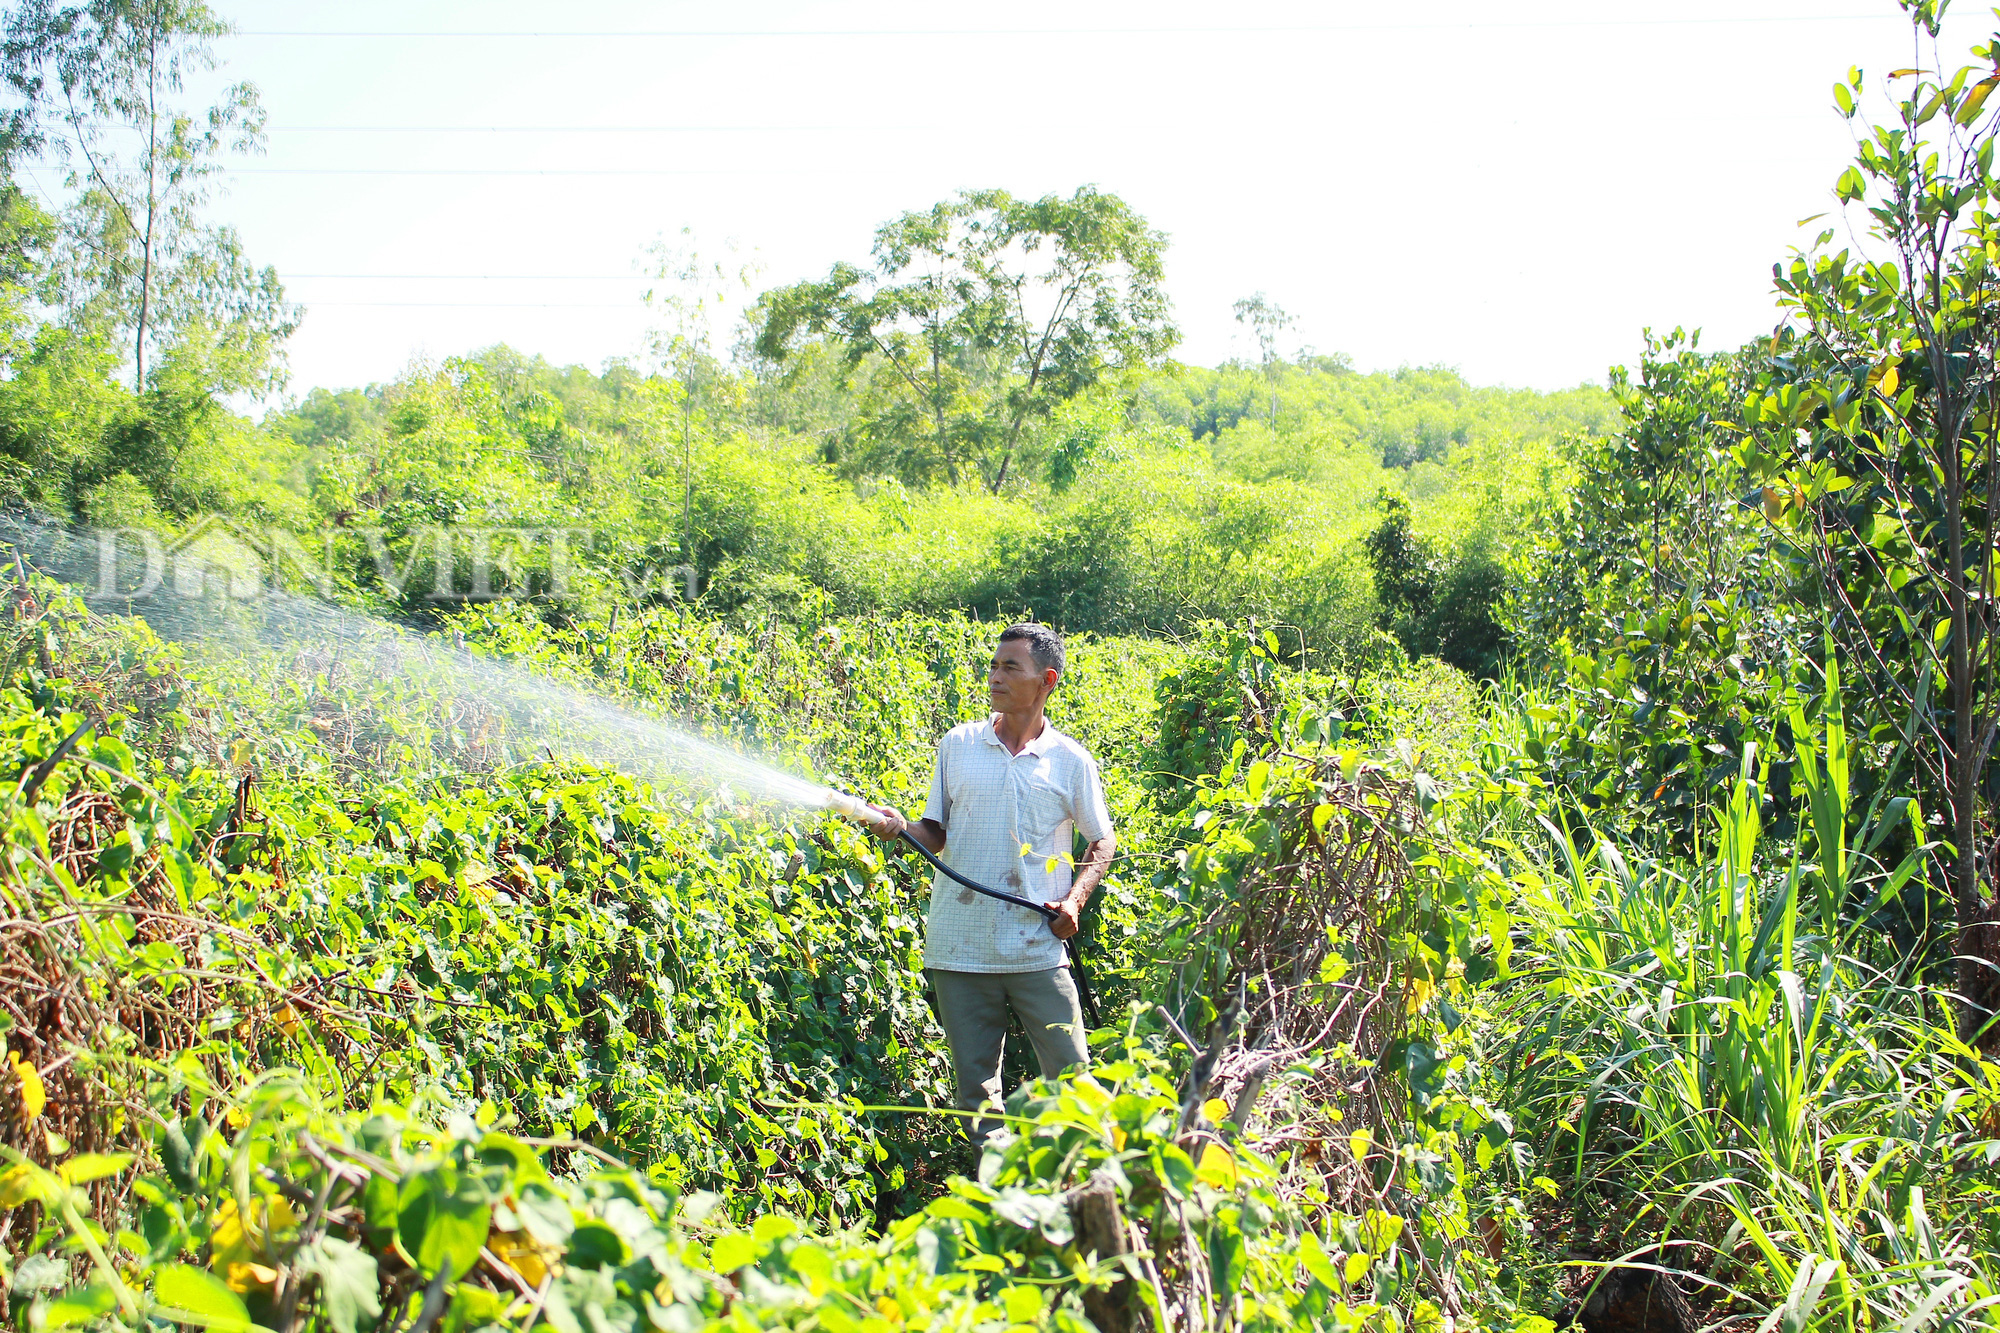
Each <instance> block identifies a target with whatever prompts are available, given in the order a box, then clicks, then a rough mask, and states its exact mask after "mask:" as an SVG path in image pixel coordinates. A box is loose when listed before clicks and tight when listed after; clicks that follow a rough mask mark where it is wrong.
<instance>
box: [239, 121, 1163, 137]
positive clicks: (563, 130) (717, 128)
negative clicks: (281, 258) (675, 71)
mask: <svg viewBox="0 0 2000 1333" xmlns="http://www.w3.org/2000/svg"><path fill="white" fill-rule="evenodd" d="M1157 125H1158V122H1149V123H1142V122H1138V121H1132V122H1129V123H1121V124H1118V125H1113V126H1106V127H1105V128H1110V129H1154V128H1157ZM264 128H265V130H266V132H268V133H271V134H798V133H801V132H804V131H808V130H826V131H839V132H842V133H847V132H858V131H887V130H898V131H900V130H904V129H907V128H908V127H907V126H904V125H834V124H820V125H266V126H265V127H264Z"/></svg>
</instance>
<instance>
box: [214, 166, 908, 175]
mask: <svg viewBox="0 0 2000 1333" xmlns="http://www.w3.org/2000/svg"><path fill="white" fill-rule="evenodd" d="M221 170H222V172H223V173H225V174H227V175H231V176H894V175H896V174H898V173H897V172H896V171H894V170H885V169H876V170H863V171H857V170H855V169H853V168H851V167H788V168H783V169H776V170H774V169H771V168H766V167H717V168H714V169H707V168H681V167H662V168H659V169H657V170H653V169H648V168H634V167H605V168H601V169H595V168H569V167H558V168H554V169H550V170H541V169H537V168H534V167H223V168H221Z"/></svg>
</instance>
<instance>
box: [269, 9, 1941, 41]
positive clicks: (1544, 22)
mask: <svg viewBox="0 0 2000 1333" xmlns="http://www.w3.org/2000/svg"><path fill="white" fill-rule="evenodd" d="M1890 19H1895V20H1896V21H1898V22H1902V21H1903V20H1902V18H1901V16H1900V15H1897V14H1894V13H1889V12H1886V11H1885V12H1880V13H1870V14H1774V15H1724V16H1717V17H1713V18H1655V19H1519V20H1514V21H1511V22H1490V21H1488V22H1465V23H1450V22H1446V23H1283V24H1269V25H1249V24H1245V25H1233V24H1231V25H1220V24H1216V25H1200V26H1185V27H1158V28H1133V27H1105V28H623V29H603V30H583V31H572V32H551V31H547V30H537V31H504V30H503V31H494V30H491V29H488V30H484V31H481V30H477V29H470V28H461V29H429V30H407V29H406V30H402V31H395V30H389V29H359V30H351V31H344V30H337V29H324V28H311V29H307V28H251V29H243V30H240V31H238V32H236V33H235V34H233V35H234V36H238V37H355V38H384V37H386V38H448V39H467V38H476V39H482V40H485V39H512V38H529V39H533V40H538V41H545V40H549V39H555V38H571V39H579V40H601V39H606V38H631V37H665V38H683V39H700V38H711V39H730V40H734V39H739V38H745V37H794V38H798V37H806V38H821V37H1183V36H1199V37H1216V36H1230V35H1235V34H1242V35H1245V36H1263V35H1277V34H1290V33H1321V32H1448V31H1458V30H1464V29H1505V28H1659V27H1702V26H1712V25H1732V26H1736V25H1743V24H1753V23H1860V22H1886V21H1888V20H1890Z"/></svg>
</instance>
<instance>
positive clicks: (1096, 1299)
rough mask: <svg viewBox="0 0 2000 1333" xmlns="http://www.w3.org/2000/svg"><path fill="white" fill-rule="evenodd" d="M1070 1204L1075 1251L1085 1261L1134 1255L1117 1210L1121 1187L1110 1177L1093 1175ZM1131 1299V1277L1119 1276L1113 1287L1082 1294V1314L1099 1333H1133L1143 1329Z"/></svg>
mask: <svg viewBox="0 0 2000 1333" xmlns="http://www.w3.org/2000/svg"><path fill="white" fill-rule="evenodd" d="M1068 1203H1069V1215H1070V1220H1071V1222H1072V1223H1074V1224H1075V1226H1076V1248H1077V1250H1078V1252H1080V1253H1081V1254H1082V1255H1083V1256H1084V1257H1085V1258H1086V1259H1088V1258H1089V1257H1090V1256H1092V1255H1095V1256H1096V1257H1097V1258H1098V1259H1099V1260H1100V1261H1101V1260H1105V1259H1110V1258H1114V1257H1116V1256H1118V1255H1122V1254H1130V1253H1131V1252H1132V1245H1131V1242H1130V1239H1129V1238H1128V1236H1127V1234H1126V1231H1125V1218H1124V1216H1123V1214H1121V1213H1120V1212H1119V1210H1118V1187H1117V1185H1115V1184H1113V1183H1112V1180H1111V1177H1110V1175H1109V1174H1108V1173H1106V1172H1103V1171H1097V1172H1094V1173H1092V1175H1091V1177H1090V1181H1089V1183H1088V1184H1085V1185H1083V1186H1082V1187H1081V1188H1078V1189H1073V1190H1071V1191H1070V1192H1069V1195H1068ZM1132 1296H1133V1288H1132V1278H1131V1276H1130V1275H1129V1274H1125V1273H1120V1274H1119V1275H1118V1277H1117V1278H1116V1279H1115V1280H1113V1282H1112V1283H1111V1285H1110V1287H1108V1288H1106V1289H1104V1290H1101V1291H1100V1290H1096V1289H1092V1290H1089V1291H1086V1292H1084V1293H1083V1312H1084V1313H1085V1314H1086V1315H1089V1316H1090V1322H1091V1323H1093V1324H1095V1325H1097V1329H1098V1333H1132V1330H1135V1329H1137V1328H1138V1327H1139V1326H1140V1319H1139V1317H1138V1313H1137V1311H1136V1310H1135V1309H1134V1306H1135V1305H1136V1304H1137V1302H1135V1301H1134V1300H1133V1299H1132Z"/></svg>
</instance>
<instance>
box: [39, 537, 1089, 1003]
mask: <svg viewBox="0 0 2000 1333" xmlns="http://www.w3.org/2000/svg"><path fill="white" fill-rule="evenodd" d="M127 545H129V543H120V545H119V546H115V547H106V546H105V545H104V544H103V543H101V542H99V541H94V540H91V539H88V538H86V537H85V536H84V535H82V534H79V533H75V532H72V531H69V530H68V529H66V528H64V527H63V526H61V525H60V524H55V523H49V522H44V521H37V520H35V519H34V518H32V517H31V516H26V515H22V514H20V513H18V512H0V550H4V549H5V548H12V551H11V553H12V555H13V563H14V566H15V572H16V576H17V577H18V578H19V579H21V580H22V581H23V583H24V584H25V581H26V578H27V570H28V567H29V566H30V565H33V566H34V567H35V568H37V569H38V570H39V571H40V572H42V573H44V574H46V575H49V576H51V577H53V578H55V579H57V580H58V581H60V582H62V583H65V584H67V585H69V586H70V587H71V588H72V589H73V590H75V591H77V592H78V593H79V595H80V596H81V597H82V598H83V600H84V602H85V604H86V605H88V606H90V607H91V609H92V610H94V611H96V612H98V613H99V614H111V615H118V614H124V615H130V616H133V617H136V618H138V619H141V620H144V621H145V622H146V623H147V624H148V625H150V626H151V627H152V628H153V630H154V631H155V632H156V633H158V634H159V635H160V636H161V637H162V638H166V639H172V640H179V641H182V642H187V643H198V644H201V645H203V646H205V647H208V648H211V649H212V648H216V647H236V648H246V647H247V648H262V649H265V650H285V651H292V652H298V651H302V650H303V649H304V648H305V647H306V646H307V645H325V646H326V647H327V648H328V649H329V650H330V652H331V653H332V654H333V655H334V656H333V657H332V658H330V659H329V665H328V667H327V669H328V671H329V679H330V678H331V670H332V667H331V662H332V661H333V660H338V659H341V658H344V659H346V660H348V661H350V662H351V663H352V664H354V665H355V666H356V667H357V668H358V669H359V670H361V671H363V672H364V673H366V674H368V675H372V676H375V677H377V678H385V677H394V678H400V679H403V680H407V681H409V682H410V683H412V684H421V685H429V686H433V687H435V688H438V689H441V690H442V691H444V692H446V693H448V694H450V695H451V696H453V697H455V698H457V699H460V700H463V701H467V702H469V703H472V704H475V705H476V706H478V707H479V708H481V709H484V710H488V711H490V712H491V713H493V714H495V715H497V716H499V717H502V718H504V719H506V723H507V727H506V730H507V731H508V732H510V733H511V734H512V735H513V737H515V738H532V739H533V741H534V743H535V745H536V746H538V747H539V746H551V747H560V748H562V749H565V750H569V751H572V752H574V753H576V754H578V755H581V756H585V757H587V758H589V759H590V760H591V761H592V762H595V763H598V764H602V765H604V766H606V767H610V768H617V769H620V770H622V771H624V772H626V773H630V774H632V775H634V776H636V777H643V778H649V779H652V780H654V781H662V782H666V783H670V784H674V783H678V784H685V785H689V786H700V787H707V788H711V789H712V788H716V787H722V788H724V789H726V790H728V791H730V792H731V793H733V794H736V795H742V796H750V797H753V798H761V799H765V800H771V801H776V802H779V803H781V804H784V805H790V806H795V807H801V808H805V809H830V810H832V811H834V812H835V813H837V814H839V815H841V816H843V817H845V818H847V819H850V820H853V821H854V822H856V823H859V824H866V825H877V824H879V823H880V822H881V821H880V816H879V815H878V814H877V813H876V811H875V810H874V809H873V808H872V807H871V806H869V805H868V803H867V802H865V801H863V800H861V799H860V798H858V797H855V796H849V795H847V794H846V793H845V792H838V791H834V790H832V789H831V788H828V787H825V786H822V785H820V784H819V783H816V782H812V781H809V780H807V779H805V778H801V777H799V776H797V775H796V774H792V773H787V772H785V771H783V770H782V769H778V768H773V767H772V766H770V765H769V764H764V763H759V762H758V761H756V760H754V759H752V758H750V757H748V756H747V755H743V754H739V753H737V752H736V751H734V750H730V749H727V748H725V747H724V746H721V745H718V744H716V743H715V742H714V741H711V740H707V739H705V738H703V737H699V736H696V735H693V734H691V733H689V732H688V731H686V730H685V729H683V728H681V727H679V726H676V725H675V724H674V723H672V722H670V721H668V720H667V719H665V718H661V717H657V716H652V715H649V714H647V713H643V712H640V711H638V710H636V709H632V708H628V707H621V706H619V705H617V704H614V703H612V702H611V701H609V700H607V699H605V698H602V697H601V696H599V695H596V694H592V693H588V692H586V691H584V690H581V689H577V688H575V687H573V686H570V685H565V684H563V683H561V682H559V681H555V680H551V679H549V678H548V677H545V676H539V675H536V674H534V673H533V672H530V671H527V670H524V669H523V668H521V667H518V666H514V665H512V664H510V663H507V662H504V661H496V660H494V659H492V658H486V657H481V656H479V655H478V654H476V653H473V652H471V651H469V650H468V649H467V648H466V647H465V646H464V638H463V636H462V635H460V634H458V633H457V632H454V633H453V636H452V640H451V646H450V647H449V648H443V647H441V646H440V645H438V643H437V641H436V640H435V639H433V638H431V637H429V636H425V635H419V634H415V633H412V632H411V631H409V630H406V629H403V628H400V627H398V626H395V625H392V624H389V623H387V622H385V621H383V620H380V619H378V618H376V617H373V616H367V615H361V614H357V613H355V612H352V611H346V610H342V609H341V608H339V607H337V606H333V605H331V604H330V603H328V602H326V601H322V600H319V599H317V598H309V597H300V596H297V595H294V594H292V593H287V592H283V591H280V590H278V589H275V588H268V587H264V588H258V589H257V590H256V595H255V596H251V597H236V596H230V597H224V598H221V599H220V600H217V599H211V598H209V597H204V596H200V595H195V596H185V595H181V596H175V595H170V593H171V592H175V591H179V589H178V588H173V587H171V586H170V585H162V584H161V581H160V577H159V574H158V571H154V573H153V576H152V578H151V579H150V581H149V583H148V585H147V588H146V594H145V595H142V596H133V597H128V596H124V595H120V594H119V593H118V592H117V591H116V590H115V589H112V588H108V587H106V575H107V571H108V570H110V569H112V568H115V567H117V566H118V565H119V563H120V561H121V560H130V559H131V558H132V557H133V556H134V555H135V554H136V555H138V556H140V557H142V558H147V559H150V558H152V556H150V555H149V554H148V553H147V552H145V551H144V550H140V551H137V552H134V551H131V550H127V549H123V547H125V546H127ZM93 578H95V579H96V580H97V584H98V591H97V593H96V594H94V595H93V594H92V593H91V592H90V591H89V588H90V585H91V581H92V579H93ZM197 584H199V581H197ZM80 735H81V733H79V736H80ZM71 739H72V741H74V740H75V739H77V737H72V738H71ZM550 753H551V754H552V753H553V748H551V749H550ZM902 836H903V841H905V842H907V843H909V844H910V846H912V847H914V848H916V851H917V855H919V856H921V857H923V858H924V860H926V861H928V862H930V864H931V865H933V866H935V867H937V869H938V870H940V871H942V872H943V873H944V874H945V875H946V876H948V877H949V878H951V879H953V880H955V881H957V882H958V883H959V884H962V885H964V886H965V887H966V888H968V889H971V890H972V891H973V892H975V893H980V894H984V895H985V896H986V897H988V898H993V899H997V900H998V901H1000V902H1003V903H1007V904H1009V905H1011V906H1014V907H1023V908H1026V909H1027V910H1029V911H1031V912H1034V913H1036V914H1038V915H1039V916H1041V917H1042V919H1043V920H1045V921H1053V920H1054V919H1055V918H1056V915H1057V913H1056V912H1055V911H1054V910H1053V909H1051V908H1048V907H1045V906H1043V905H1042V904H1041V903H1038V902H1033V901H1031V900H1029V899H1027V898H1021V897H1017V896H1015V895H1014V894H1011V893H1002V892H1000V891H999V890H998V889H991V888H988V887H987V886H986V885H984V884H979V883H975V882H974V881H972V880H970V879H967V878H966V877H965V876H964V875H961V874H959V873H958V872H957V871H956V870H953V869H952V868H951V867H950V866H948V865H945V864H944V863H943V862H942V861H940V860H939V859H938V858H937V857H935V856H933V855H932V854H931V852H930V849H929V848H927V847H925V846H924V845H923V844H922V843H919V842H918V841H917V840H916V839H915V838H912V837H911V836H910V834H909V832H908V830H907V829H906V830H905V831H904V832H903V835H902ZM1063 943H1064V947H1065V949H1066V951H1067V953H1068V955H1069V964H1070V972H1071V975H1072V976H1073V977H1075V979H1076V988H1077V998H1078V1000H1079V1001H1080V1002H1081V1003H1082V1005H1083V1010H1084V1014H1085V1015H1086V1017H1087V1018H1088V1020H1089V1021H1090V1023H1091V1025H1092V1026H1095V1025H1096V1024H1097V1002H1096V998H1095V997H1094V996H1093V995H1092V994H1091V991H1090V984H1089V981H1088V980H1087V979H1086V977H1085V975H1084V971H1083V963H1082V959H1081V958H1080V957H1079V956H1078V950H1077V943H1076V936H1074V935H1072V936H1071V937H1070V938H1069V939H1067V940H1065V941H1064V942H1063Z"/></svg>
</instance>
